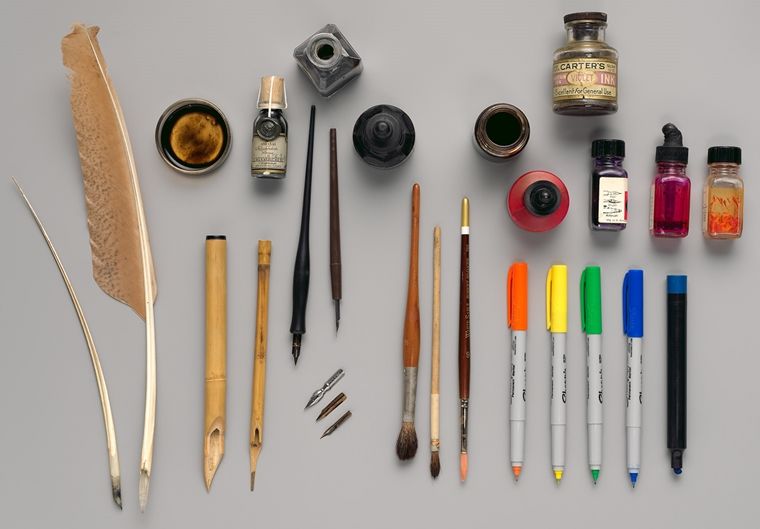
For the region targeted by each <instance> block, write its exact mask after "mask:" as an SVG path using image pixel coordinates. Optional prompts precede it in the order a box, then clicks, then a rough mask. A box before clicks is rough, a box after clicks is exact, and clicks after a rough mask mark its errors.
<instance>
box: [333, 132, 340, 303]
mask: <svg viewBox="0 0 760 529" xmlns="http://www.w3.org/2000/svg"><path fill="white" fill-rule="evenodd" d="M341 283H342V281H341V258H340V202H339V200H338V146H337V139H336V132H335V129H330V285H331V287H332V298H333V299H335V300H339V299H341V297H342V295H343V292H342V284H341Z"/></svg>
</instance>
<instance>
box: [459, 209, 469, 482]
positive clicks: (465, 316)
mask: <svg viewBox="0 0 760 529" xmlns="http://www.w3.org/2000/svg"><path fill="white" fill-rule="evenodd" d="M461 234H462V246H461V256H460V275H459V413H460V435H461V437H460V441H461V449H460V452H459V478H460V479H461V480H462V482H463V483H464V481H465V480H466V479H467V418H468V417H467V415H468V410H469V405H470V201H469V200H468V199H467V197H465V198H463V199H462V229H461Z"/></svg>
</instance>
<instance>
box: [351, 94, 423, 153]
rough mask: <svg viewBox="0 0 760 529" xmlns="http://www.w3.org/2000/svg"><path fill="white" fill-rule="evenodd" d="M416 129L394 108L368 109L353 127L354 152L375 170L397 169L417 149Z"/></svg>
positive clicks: (404, 115)
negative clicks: (377, 168)
mask: <svg viewBox="0 0 760 529" xmlns="http://www.w3.org/2000/svg"><path fill="white" fill-rule="evenodd" d="M414 138H415V134H414V125H413V124H412V120H411V119H409V116H407V115H406V113H405V112H404V111H403V110H401V109H400V108H397V107H394V106H393V105H376V106H374V107H371V108H369V109H367V110H366V111H365V112H364V113H363V114H362V115H361V116H359V119H357V120H356V124H355V125H354V148H355V149H356V152H357V153H359V156H361V157H362V159H363V160H364V161H365V162H367V163H368V164H370V165H374V166H375V167H395V166H397V165H398V164H400V163H401V162H403V161H404V160H406V158H407V157H408V156H409V154H411V152H412V149H413V148H414Z"/></svg>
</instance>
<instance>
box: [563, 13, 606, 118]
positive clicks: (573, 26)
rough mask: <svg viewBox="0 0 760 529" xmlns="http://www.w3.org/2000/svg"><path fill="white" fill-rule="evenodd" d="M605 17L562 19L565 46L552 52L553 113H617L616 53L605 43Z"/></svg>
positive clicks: (589, 15) (574, 15) (582, 15)
mask: <svg viewBox="0 0 760 529" xmlns="http://www.w3.org/2000/svg"><path fill="white" fill-rule="evenodd" d="M606 28H607V14H606V13H597V12H584V13H571V14H569V15H565V29H566V30H567V43H566V44H565V46H563V47H562V48H560V49H558V50H557V51H555V52H554V76H553V77H554V91H553V101H554V112H556V113H557V114H567V115H574V116H594V115H600V114H612V113H614V112H617V109H618V102H617V78H618V77H617V66H618V52H617V50H616V49H615V48H613V47H611V46H609V45H608V44H607V43H606V42H605V41H604V32H605V29H606Z"/></svg>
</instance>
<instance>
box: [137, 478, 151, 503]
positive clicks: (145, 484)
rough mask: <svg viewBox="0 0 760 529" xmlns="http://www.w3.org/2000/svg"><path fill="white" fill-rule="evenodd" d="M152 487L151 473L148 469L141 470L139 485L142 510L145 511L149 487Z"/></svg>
mask: <svg viewBox="0 0 760 529" xmlns="http://www.w3.org/2000/svg"><path fill="white" fill-rule="evenodd" d="M149 488H150V474H148V472H147V471H146V470H140V484H139V486H138V497H139V501H140V512H145V508H146V507H147V506H148V489H149Z"/></svg>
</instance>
